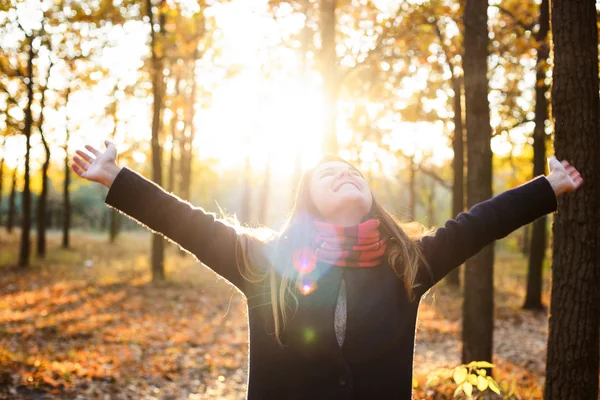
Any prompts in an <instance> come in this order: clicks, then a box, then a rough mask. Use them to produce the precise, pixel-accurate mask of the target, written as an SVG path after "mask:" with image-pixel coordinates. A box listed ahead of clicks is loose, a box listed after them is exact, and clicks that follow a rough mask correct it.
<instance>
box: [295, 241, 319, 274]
mask: <svg viewBox="0 0 600 400" xmlns="http://www.w3.org/2000/svg"><path fill="white" fill-rule="evenodd" d="M292 261H293V263H294V268H295V269H296V271H298V272H300V273H301V274H303V275H305V274H310V273H311V272H312V271H314V269H315V266H316V262H315V257H314V254H313V252H312V249H310V248H307V247H305V248H302V249H299V250H296V251H295V252H294V257H293V259H292Z"/></svg>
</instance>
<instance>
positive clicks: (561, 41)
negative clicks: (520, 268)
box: [544, 0, 600, 400]
mask: <svg viewBox="0 0 600 400" xmlns="http://www.w3.org/2000/svg"><path fill="white" fill-rule="evenodd" d="M551 7H552V10H551V18H552V20H551V23H552V38H553V41H554V71H553V79H554V81H553V85H552V114H553V116H554V118H555V123H554V126H555V142H554V147H555V149H556V156H557V158H558V159H559V160H563V159H566V160H568V161H569V162H570V163H572V164H573V165H574V166H575V167H576V168H577V169H578V170H579V171H580V172H581V176H582V177H583V179H584V180H585V182H584V183H583V185H582V187H581V188H580V189H579V190H578V191H577V192H575V193H568V194H566V195H563V196H560V197H559V199H558V209H559V211H558V213H557V214H556V215H555V219H554V224H553V233H554V243H555V245H554V249H553V263H552V295H551V301H550V321H549V335H548V358H547V360H548V361H547V367H546V387H545V393H544V398H545V399H546V400H559V399H560V400H596V399H598V373H599V362H598V354H599V346H598V345H599V341H600V337H599V336H600V334H599V329H600V290H598V287H600V229H598V227H599V226H600V208H599V206H598V205H599V202H598V199H599V198H600V163H599V162H598V160H600V146H599V138H600V122H599V118H600V110H599V107H600V99H599V97H598V89H599V88H598V28H597V25H596V9H595V6H594V1H592V0H588V1H570V0H553V1H552V4H551Z"/></svg>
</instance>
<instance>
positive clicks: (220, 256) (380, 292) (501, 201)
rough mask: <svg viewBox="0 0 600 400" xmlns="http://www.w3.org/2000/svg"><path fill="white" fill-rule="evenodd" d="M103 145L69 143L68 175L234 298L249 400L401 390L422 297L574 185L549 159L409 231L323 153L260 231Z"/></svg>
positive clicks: (563, 166) (346, 168) (407, 385)
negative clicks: (543, 170) (135, 167)
mask: <svg viewBox="0 0 600 400" xmlns="http://www.w3.org/2000/svg"><path fill="white" fill-rule="evenodd" d="M105 144H106V146H107V149H106V150H105V151H104V152H100V151H98V150H97V149H95V148H93V147H92V146H86V148H87V150H88V152H85V151H80V150H78V151H77V155H76V156H74V158H73V160H74V163H73V165H72V167H73V169H74V171H75V172H76V173H77V174H78V175H79V176H81V177H82V178H84V179H88V180H90V181H95V182H99V183H101V184H103V185H105V186H107V187H108V188H110V190H109V192H108V194H107V197H106V203H107V204H108V205H109V206H111V207H114V208H116V209H118V210H120V211H121V212H123V213H125V214H127V215H129V216H130V217H132V218H134V219H135V220H137V221H139V222H140V223H141V224H144V225H145V226H147V227H148V228H149V229H151V230H152V231H155V232H159V233H161V234H163V235H164V236H165V237H167V238H169V239H171V240H173V241H175V242H177V243H178V244H179V245H180V246H182V247H183V248H185V249H186V250H188V251H189V252H190V253H192V254H193V255H195V256H196V257H197V258H198V260H200V261H201V262H202V263H204V264H206V265H207V266H208V267H210V268H211V269H213V270H214V271H215V272H216V273H217V274H219V275H221V276H222V277H224V278H225V279H227V280H228V281H229V282H230V283H232V284H233V285H235V286H236V287H237V288H238V289H239V290H240V291H242V292H243V293H244V295H245V296H246V298H247V303H248V320H249V336H250V350H249V353H250V361H249V379H248V393H247V396H248V398H249V399H251V400H262V399H290V400H291V399H311V400H312V399H329V400H331V399H402V400H405V399H410V398H411V388H412V361H413V349H414V339H415V324H416V320H417V309H418V306H419V299H420V297H421V296H422V295H423V294H424V293H425V292H426V291H427V290H428V289H429V288H431V287H432V286H433V285H434V284H435V283H436V282H438V281H439V280H440V279H442V278H443V277H444V276H445V275H446V274H447V273H448V272H449V271H451V270H452V269H453V268H456V267H458V266H459V265H461V264H462V263H463V262H465V261H466V260H467V259H468V258H469V257H471V256H473V255H474V254H476V253H477V252H478V251H479V250H481V249H482V248H483V247H485V246H486V245H488V244H490V243H491V242H492V241H494V240H497V239H500V238H502V237H504V236H506V235H508V234H509V233H511V232H512V231H514V230H515V229H517V228H519V227H520V226H522V225H525V224H528V223H530V222H532V221H534V220H536V219H537V218H539V217H541V216H543V215H545V214H547V213H551V212H554V211H556V209H557V196H559V195H560V194H562V193H565V192H571V191H574V190H576V189H577V188H578V187H579V186H580V185H581V184H582V182H583V180H582V178H581V176H580V174H579V173H578V172H577V170H576V169H575V168H574V167H572V166H570V165H569V163H568V162H567V161H563V162H562V163H561V162H559V161H558V160H557V159H556V158H555V157H551V158H550V159H549V169H550V174H549V175H548V176H538V177H536V178H535V179H533V180H531V181H529V182H527V183H525V184H523V185H521V186H519V187H517V188H515V189H511V190H508V191H506V192H504V193H502V194H500V195H497V196H495V197H493V198H492V199H490V200H487V201H484V202H482V203H479V204H477V205H475V206H474V207H472V208H471V209H470V210H469V211H468V212H464V213H461V214H459V215H458V216H457V217H456V219H454V220H449V221H448V222H446V224H445V225H444V227H441V228H439V229H437V230H436V231H434V232H433V231H425V230H420V231H419V230H414V229H413V230H409V229H407V228H406V227H407V226H408V225H406V226H401V225H400V224H398V222H397V221H396V220H395V219H394V218H393V217H392V216H391V214H390V213H388V212H387V211H386V210H385V209H384V208H383V207H382V206H381V205H380V204H378V203H377V201H376V200H375V199H374V198H373V194H372V192H371V190H370V188H369V185H368V183H367V182H366V181H365V179H364V178H363V176H362V175H361V173H360V172H359V171H358V170H357V169H356V168H354V167H353V166H352V165H350V164H349V163H347V162H346V161H344V160H341V159H339V158H335V157H329V158H324V159H323V160H321V162H320V163H318V165H317V166H316V167H314V168H313V169H311V170H309V171H307V172H306V173H305V174H304V176H303V178H302V180H301V182H300V184H299V187H298V191H297V197H296V202H295V205H294V209H293V211H292V213H291V217H290V218H289V221H288V223H287V225H286V226H285V227H284V229H283V230H282V231H281V232H280V233H274V234H273V235H271V236H270V237H268V238H259V235H258V234H256V232H254V231H252V230H249V229H245V228H242V227H240V226H237V225H236V224H235V223H228V222H226V221H225V220H220V219H217V218H216V217H215V215H213V214H210V213H207V212H205V211H204V210H203V209H201V208H196V207H193V206H191V205H190V204H189V203H187V202H185V201H183V200H181V199H179V198H178V197H176V196H174V195H172V194H170V193H167V192H166V191H164V190H163V189H162V188H160V187H159V186H157V185H156V184H154V183H153V182H151V181H149V180H147V179H145V178H143V177H142V176H140V175H138V174H137V173H135V172H133V171H132V170H130V169H128V168H119V167H118V166H117V164H116V158H117V151H116V149H115V146H114V145H113V144H112V143H109V142H105Z"/></svg>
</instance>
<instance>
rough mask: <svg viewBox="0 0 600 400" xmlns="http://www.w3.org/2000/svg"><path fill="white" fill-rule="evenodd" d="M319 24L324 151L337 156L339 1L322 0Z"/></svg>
mask: <svg viewBox="0 0 600 400" xmlns="http://www.w3.org/2000/svg"><path fill="white" fill-rule="evenodd" d="M320 1H321V3H320V13H319V24H320V32H321V53H320V55H321V57H320V64H321V65H320V67H321V75H322V77H323V85H324V87H323V92H324V94H325V120H324V123H325V126H324V139H323V151H324V152H325V153H332V154H337V152H338V143H337V136H336V120H337V112H336V104H337V96H338V90H339V88H338V85H339V84H338V81H339V77H338V66H337V54H336V51H335V27H336V19H335V9H336V7H337V4H336V3H337V0H320Z"/></svg>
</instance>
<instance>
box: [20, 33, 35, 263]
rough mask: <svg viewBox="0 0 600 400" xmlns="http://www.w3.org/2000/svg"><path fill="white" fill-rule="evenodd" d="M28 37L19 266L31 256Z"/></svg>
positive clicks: (30, 45) (30, 61)
mask: <svg viewBox="0 0 600 400" xmlns="http://www.w3.org/2000/svg"><path fill="white" fill-rule="evenodd" d="M27 39H28V54H29V56H28V58H27V78H28V82H27V106H26V107H25V129H24V132H23V133H24V134H25V138H26V148H25V179H24V184H23V196H22V197H21V199H22V209H23V214H22V219H21V246H20V252H19V266H20V267H21V268H28V267H29V256H30V250H31V236H30V230H31V187H30V184H29V181H30V176H31V173H30V166H29V160H30V156H31V130H32V126H33V115H32V110H31V106H32V104H33V59H34V57H35V52H34V49H33V39H34V36H33V35H27Z"/></svg>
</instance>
